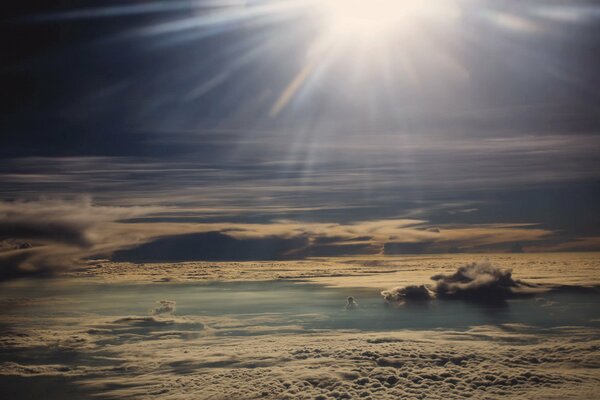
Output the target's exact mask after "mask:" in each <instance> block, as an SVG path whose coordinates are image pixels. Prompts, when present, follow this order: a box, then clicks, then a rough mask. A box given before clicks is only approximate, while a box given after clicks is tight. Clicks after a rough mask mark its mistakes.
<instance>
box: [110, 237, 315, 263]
mask: <svg viewBox="0 0 600 400" xmlns="http://www.w3.org/2000/svg"><path fill="white" fill-rule="evenodd" d="M307 244H308V238H306V237H294V238H283V237H277V236H266V237H262V238H246V239H236V238H234V237H232V236H229V235H226V234H224V233H220V232H206V233H192V234H185V235H175V236H169V237H164V238H160V239H157V240H154V241H152V242H149V243H145V244H142V245H140V246H138V247H136V248H133V249H129V250H120V251H116V252H115V253H114V254H113V256H112V259H113V260H114V261H135V262H159V261H171V262H173V261H193V260H209V261H244V260H280V259H286V258H291V252H292V251H294V250H298V249H301V248H303V247H305V246H306V245H307Z"/></svg>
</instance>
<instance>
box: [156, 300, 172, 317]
mask: <svg viewBox="0 0 600 400" xmlns="http://www.w3.org/2000/svg"><path fill="white" fill-rule="evenodd" d="M176 305H177V303H176V302H175V301H173V300H160V301H157V302H156V307H154V308H153V309H152V314H154V315H158V314H173V313H174V312H175V309H176Z"/></svg>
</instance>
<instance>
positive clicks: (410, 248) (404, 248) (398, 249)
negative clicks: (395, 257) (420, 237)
mask: <svg viewBox="0 0 600 400" xmlns="http://www.w3.org/2000/svg"><path fill="white" fill-rule="evenodd" d="M431 232H436V233H438V232H439V230H438V231H431ZM433 245H435V242H416V243H412V242H409V243H401V242H388V243H385V244H384V246H383V253H384V254H388V255H391V254H422V253H428V252H435V251H436V250H435V249H432V246H433ZM437 251H438V252H439V251H440V250H439V249H438V250H437Z"/></svg>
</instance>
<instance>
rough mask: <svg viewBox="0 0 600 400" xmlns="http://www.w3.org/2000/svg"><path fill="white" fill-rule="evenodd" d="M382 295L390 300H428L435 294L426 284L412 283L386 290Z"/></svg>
mask: <svg viewBox="0 0 600 400" xmlns="http://www.w3.org/2000/svg"><path fill="white" fill-rule="evenodd" d="M381 295H382V296H383V298H384V299H385V300H386V301H389V302H412V301H427V300H431V299H433V298H434V296H435V295H434V293H432V291H431V290H430V289H429V288H428V287H427V286H425V285H410V286H405V287H403V288H395V289H391V290H384V291H383V292H381Z"/></svg>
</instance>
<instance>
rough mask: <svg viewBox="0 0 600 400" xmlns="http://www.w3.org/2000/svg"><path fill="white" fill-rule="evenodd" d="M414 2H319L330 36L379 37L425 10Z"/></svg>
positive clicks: (396, 0) (354, 0)
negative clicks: (326, 19) (330, 31)
mask: <svg viewBox="0 0 600 400" xmlns="http://www.w3.org/2000/svg"><path fill="white" fill-rule="evenodd" d="M423 3H424V2H422V1H416V0H321V1H320V7H321V8H322V11H323V12H324V13H325V15H326V17H327V18H328V21H329V26H330V28H331V30H332V32H333V33H335V34H338V35H351V36H379V35H382V34H386V33H389V32H391V31H394V30H397V29H400V28H401V27H402V25H403V24H404V23H405V21H406V20H407V18H410V17H412V16H415V15H416V14H418V13H420V12H421V11H423V10H424V5H423Z"/></svg>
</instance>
